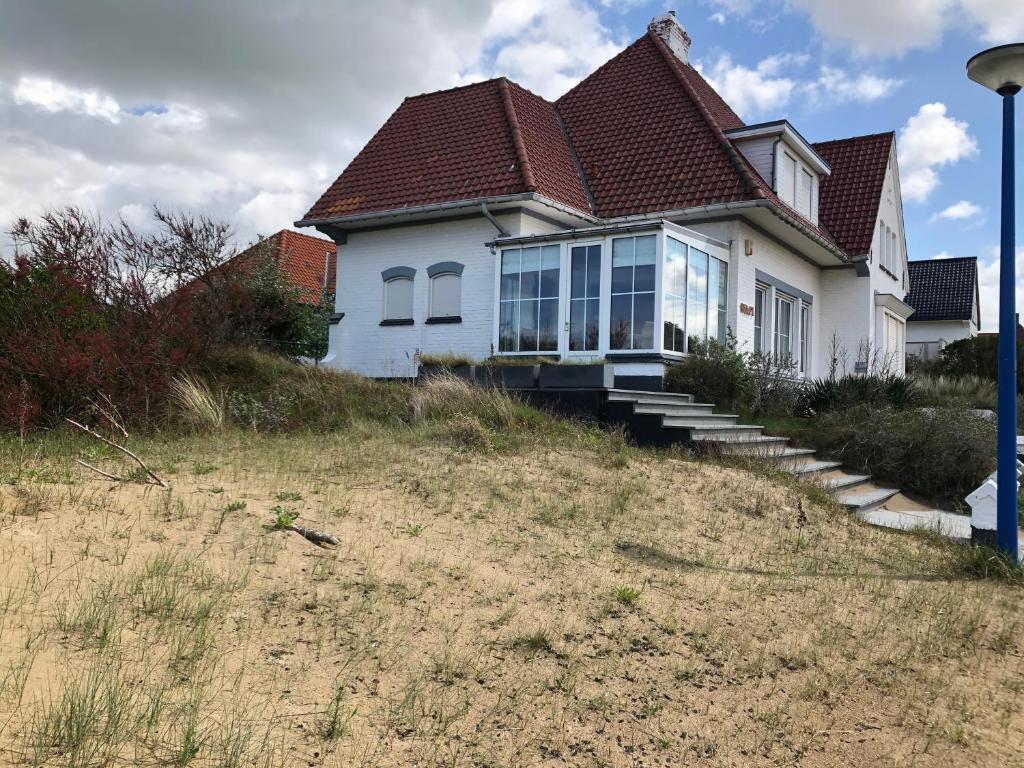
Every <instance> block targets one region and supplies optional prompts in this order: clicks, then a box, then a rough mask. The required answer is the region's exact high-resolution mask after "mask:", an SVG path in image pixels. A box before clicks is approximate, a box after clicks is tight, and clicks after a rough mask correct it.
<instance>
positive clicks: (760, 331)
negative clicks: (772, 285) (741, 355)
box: [754, 283, 771, 354]
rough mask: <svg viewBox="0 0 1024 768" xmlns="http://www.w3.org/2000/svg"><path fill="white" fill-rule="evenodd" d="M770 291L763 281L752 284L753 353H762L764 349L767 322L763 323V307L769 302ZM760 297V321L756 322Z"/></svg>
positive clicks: (765, 307)
mask: <svg viewBox="0 0 1024 768" xmlns="http://www.w3.org/2000/svg"><path fill="white" fill-rule="evenodd" d="M770 296H771V291H770V289H769V287H768V286H767V285H765V284H763V283H755V284H754V354H759V353H763V352H764V351H765V346H766V345H765V331H766V330H767V327H768V326H767V323H765V309H767V307H768V304H769V299H770ZM758 298H760V299H761V318H760V323H759V322H758V317H757V315H758V312H757V300H758Z"/></svg>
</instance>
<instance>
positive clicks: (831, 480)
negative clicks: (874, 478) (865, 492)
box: [819, 473, 871, 493]
mask: <svg viewBox="0 0 1024 768" xmlns="http://www.w3.org/2000/svg"><path fill="white" fill-rule="evenodd" d="M870 479H871V476H870V475H848V474H845V473H843V474H842V475H841V476H839V477H825V478H820V479H819V482H820V483H821V484H822V485H823V486H824V487H825V488H828V489H829V490H830V491H843V492H844V493H845V492H849V491H851V490H852V489H854V488H856V487H857V486H858V485H860V484H861V483H866V482H868V481H869V480H870Z"/></svg>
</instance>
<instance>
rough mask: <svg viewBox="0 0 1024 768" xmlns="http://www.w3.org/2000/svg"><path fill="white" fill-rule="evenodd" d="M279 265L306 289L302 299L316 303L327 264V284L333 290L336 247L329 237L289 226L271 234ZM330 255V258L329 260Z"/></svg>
mask: <svg viewBox="0 0 1024 768" xmlns="http://www.w3.org/2000/svg"><path fill="white" fill-rule="evenodd" d="M270 241H271V243H272V244H273V251H272V253H273V254H274V258H275V259H276V260H277V266H278V269H280V270H281V272H282V273H283V274H284V275H285V276H287V277H288V279H289V280H290V281H291V283H292V284H293V285H295V286H296V287H298V288H302V289H303V291H304V292H305V301H306V302H308V303H310V304H319V303H320V297H321V295H322V291H323V288H324V268H325V267H326V268H327V288H328V290H329V291H331V292H332V293H333V291H334V280H335V275H336V270H337V266H338V257H337V254H338V247H337V246H336V245H335V244H334V243H333V242H332V241H331V240H324V239H323V238H320V237H311V236H310V235H304V234H301V233H299V232H292V231H291V230H289V229H282V230H281V231H280V232H278V233H277V234H274V235H271V236H270ZM328 259H329V261H328Z"/></svg>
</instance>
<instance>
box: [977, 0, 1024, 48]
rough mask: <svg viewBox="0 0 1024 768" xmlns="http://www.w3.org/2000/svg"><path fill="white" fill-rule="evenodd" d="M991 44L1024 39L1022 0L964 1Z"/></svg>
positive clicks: (1023, 4) (984, 36)
mask: <svg viewBox="0 0 1024 768" xmlns="http://www.w3.org/2000/svg"><path fill="white" fill-rule="evenodd" d="M962 3H963V7H964V8H965V9H966V11H967V13H968V14H969V15H970V16H971V18H972V19H973V20H974V22H975V23H976V24H977V25H979V26H980V27H981V35H982V37H983V38H984V39H985V40H986V41H988V42H990V43H1013V42H1018V41H1019V40H1020V39H1021V38H1024V3H1021V2H1020V0H962Z"/></svg>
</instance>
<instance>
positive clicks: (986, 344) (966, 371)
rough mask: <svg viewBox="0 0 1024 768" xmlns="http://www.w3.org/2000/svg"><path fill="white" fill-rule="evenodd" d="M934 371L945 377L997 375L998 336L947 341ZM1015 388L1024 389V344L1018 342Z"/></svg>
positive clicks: (985, 376)
mask: <svg viewBox="0 0 1024 768" xmlns="http://www.w3.org/2000/svg"><path fill="white" fill-rule="evenodd" d="M934 368H935V370H934V371H933V372H934V373H940V374H944V375H946V376H978V377H980V378H983V379H988V380H989V381H997V380H998V378H999V337H998V336H973V337H971V338H968V339H960V340H959V341H954V342H953V343H952V344H948V345H947V346H946V347H945V348H944V349H943V350H942V352H941V354H940V355H939V358H938V360H937V362H936V363H935V366H934ZM1017 391H1018V392H1020V391H1024V344H1017Z"/></svg>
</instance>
